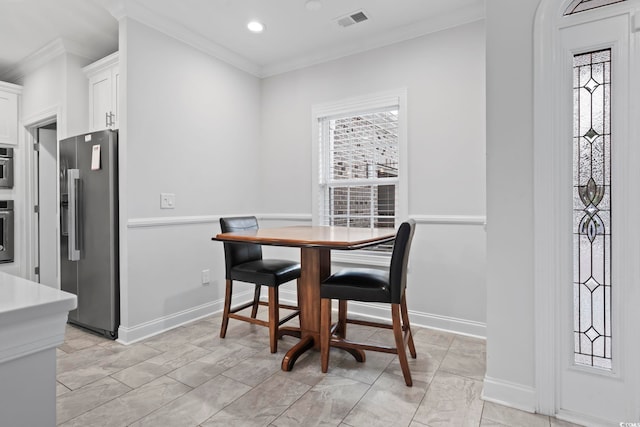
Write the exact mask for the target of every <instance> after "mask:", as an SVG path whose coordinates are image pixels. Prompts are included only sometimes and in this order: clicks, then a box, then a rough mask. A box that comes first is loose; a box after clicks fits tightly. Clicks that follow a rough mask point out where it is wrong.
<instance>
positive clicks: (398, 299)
mask: <svg viewBox="0 0 640 427" xmlns="http://www.w3.org/2000/svg"><path fill="white" fill-rule="evenodd" d="M414 232H415V221H414V220H409V221H407V222H404V223H402V224H401V225H400V228H399V230H398V233H397V234H396V238H395V243H394V245H393V253H392V255H391V265H390V267H389V270H388V271H382V270H378V269H371V268H349V269H344V270H342V271H339V272H338V273H335V274H333V275H332V276H330V277H329V278H327V279H326V280H324V281H323V282H322V284H321V285H320V297H321V308H320V353H321V354H320V356H321V363H322V372H327V369H328V367H329V349H330V347H338V348H343V349H345V350H348V351H350V352H351V353H354V354H357V353H356V352H360V353H362V351H363V350H372V351H382V352H385V353H394V354H397V355H398V359H399V361H400V367H401V369H402V375H403V376H404V381H405V383H406V384H407V386H411V385H413V382H412V380H411V372H410V371H409V362H408V361H407V352H406V347H407V345H408V347H409V352H410V353H411V357H413V358H414V359H415V358H416V348H415V345H414V344H413V337H412V335H411V326H410V325H409V315H408V313H407V300H406V297H405V288H406V285H407V263H408V261H409V249H410V247H411V240H412V239H413V234H414ZM332 299H337V300H340V302H339V305H338V307H339V312H338V323H336V324H335V325H333V326H332V325H331V300H332ZM348 300H351V301H365V302H377V303H388V304H391V320H392V324H391V325H389V324H386V323H380V322H367V321H361V320H355V319H348V318H347V301H348ZM347 323H353V324H359V325H365V326H373V327H382V328H387V329H393V335H394V338H395V344H396V346H395V347H388V346H380V345H372V344H365V343H356V342H351V341H348V340H347V339H346V324H347ZM361 359H362V360H364V357H361Z"/></svg>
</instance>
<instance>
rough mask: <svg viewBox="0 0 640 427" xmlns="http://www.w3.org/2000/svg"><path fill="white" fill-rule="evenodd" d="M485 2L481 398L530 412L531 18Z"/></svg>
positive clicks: (496, 1) (530, 3) (511, 6)
mask: <svg viewBox="0 0 640 427" xmlns="http://www.w3.org/2000/svg"><path fill="white" fill-rule="evenodd" d="M538 3H539V1H538V0H526V1H519V2H513V1H510V0H493V1H489V2H487V7H486V20H487V83H486V84H487V217H488V219H489V220H488V224H487V373H486V379H485V388H484V397H485V398H488V399H490V400H494V401H500V402H506V403H508V404H509V405H512V406H517V407H521V408H523V409H527V410H534V409H535V390H534V387H535V384H534V312H533V309H534V307H533V299H534V292H533V291H534V290H533V241H534V237H535V236H534V234H533V90H532V89H533V62H532V61H533V21H534V15H535V11H536V8H537V6H538Z"/></svg>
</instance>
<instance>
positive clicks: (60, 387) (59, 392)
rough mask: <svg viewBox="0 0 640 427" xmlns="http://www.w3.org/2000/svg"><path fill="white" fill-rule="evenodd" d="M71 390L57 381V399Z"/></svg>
mask: <svg viewBox="0 0 640 427" xmlns="http://www.w3.org/2000/svg"><path fill="white" fill-rule="evenodd" d="M69 391H71V389H69V388H67V387H65V386H64V384H62V383H59V382H57V381H56V397H57V396H60V395H62V394H65V393H68V392H69Z"/></svg>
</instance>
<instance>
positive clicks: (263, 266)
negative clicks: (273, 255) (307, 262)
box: [230, 259, 300, 286]
mask: <svg viewBox="0 0 640 427" xmlns="http://www.w3.org/2000/svg"><path fill="white" fill-rule="evenodd" d="M230 275H231V280H238V281H241V282H249V283H257V284H260V285H264V286H279V285H281V284H282V283H286V282H289V281H291V280H294V279H297V278H298V277H300V264H299V263H296V262H293V261H288V260H282V259H260V260H256V261H249V262H245V263H243V264H239V265H235V266H233V267H232V268H231V271H230Z"/></svg>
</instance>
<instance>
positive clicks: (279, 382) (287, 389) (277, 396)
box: [201, 375, 311, 427]
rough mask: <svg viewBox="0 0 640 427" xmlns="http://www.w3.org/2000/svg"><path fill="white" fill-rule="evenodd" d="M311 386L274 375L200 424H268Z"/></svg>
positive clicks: (209, 426)
mask: <svg viewBox="0 0 640 427" xmlns="http://www.w3.org/2000/svg"><path fill="white" fill-rule="evenodd" d="M310 388H311V387H309V386H308V385H306V384H302V383H299V382H297V381H292V380H288V379H286V378H284V377H281V376H278V375H274V376H272V377H270V378H269V379H267V380H266V381H265V382H263V383H262V384H260V385H259V386H257V387H254V388H253V389H252V390H251V391H249V392H248V393H246V394H244V395H243V396H242V397H240V398H238V399H236V400H235V401H233V403H231V404H230V405H228V406H227V407H226V408H224V409H223V410H222V411H220V412H218V413H217V414H215V415H214V416H213V417H211V418H209V419H208V420H207V421H205V422H204V423H202V424H201V425H202V427H211V426H224V427H228V426H230V425H237V426H243V427H250V426H267V425H269V424H270V423H271V422H272V421H273V420H275V419H276V418H278V417H279V416H280V414H282V413H283V412H284V411H286V410H287V408H288V407H289V406H290V405H291V404H293V403H294V402H295V401H297V400H298V399H300V397H301V396H302V395H303V394H304V393H306V392H307V391H308V390H309V389H310Z"/></svg>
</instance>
